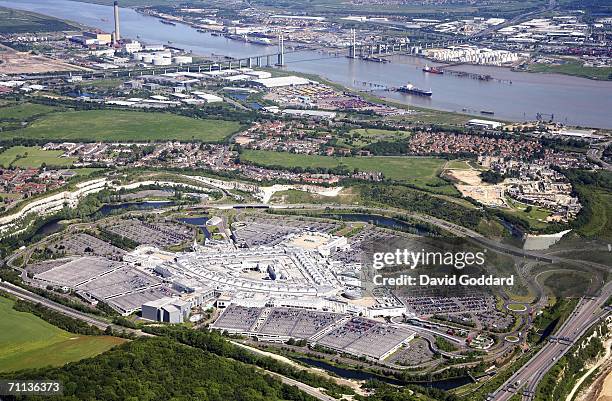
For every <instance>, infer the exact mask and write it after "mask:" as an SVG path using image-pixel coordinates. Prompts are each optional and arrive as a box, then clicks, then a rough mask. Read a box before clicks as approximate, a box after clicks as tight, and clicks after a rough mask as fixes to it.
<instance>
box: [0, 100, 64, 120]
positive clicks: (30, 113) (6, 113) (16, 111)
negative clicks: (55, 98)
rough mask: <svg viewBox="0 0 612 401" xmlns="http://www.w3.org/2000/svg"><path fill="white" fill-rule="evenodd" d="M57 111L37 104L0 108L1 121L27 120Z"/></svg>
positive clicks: (21, 104) (10, 105) (17, 104)
mask: <svg viewBox="0 0 612 401" xmlns="http://www.w3.org/2000/svg"><path fill="white" fill-rule="evenodd" d="M54 110H56V108H55V107H52V106H46V105H44V104H35V103H14V104H9V105H7V106H4V107H0V120H19V121H23V120H27V119H28V118H31V117H34V116H38V115H41V114H47V113H50V112H52V111H54Z"/></svg>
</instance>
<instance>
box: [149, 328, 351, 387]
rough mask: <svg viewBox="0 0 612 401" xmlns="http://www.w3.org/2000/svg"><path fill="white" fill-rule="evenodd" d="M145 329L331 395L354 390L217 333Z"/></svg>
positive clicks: (180, 329)
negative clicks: (325, 391) (265, 355)
mask: <svg viewBox="0 0 612 401" xmlns="http://www.w3.org/2000/svg"><path fill="white" fill-rule="evenodd" d="M144 331H145V332H148V333H152V334H156V335H162V336H168V337H170V338H173V339H175V340H177V341H179V342H181V343H183V344H187V345H191V346H193V347H196V348H199V349H202V350H205V351H208V352H212V353H213V354H216V355H219V356H223V357H227V358H231V359H234V360H237V361H240V362H244V363H247V364H249V365H256V366H259V367H260V368H263V369H266V370H269V371H272V372H276V373H280V374H281V375H283V376H287V377H291V378H293V379H295V380H298V381H300V382H302V383H306V384H309V385H311V386H313V387H323V388H325V389H327V390H328V391H329V392H331V393H333V394H340V393H342V394H353V393H354V392H353V390H352V389H350V388H349V387H346V386H340V385H338V384H336V383H335V382H334V381H331V380H328V379H326V378H324V377H323V376H320V375H316V374H313V373H310V372H308V371H307V370H305V369H302V370H298V369H295V368H292V367H291V366H289V365H287V364H285V363H282V362H279V361H277V360H275V359H272V358H270V357H264V356H260V355H256V354H254V353H252V352H250V351H247V350H245V349H243V348H240V347H238V346H236V345H234V344H232V343H230V342H228V341H227V340H226V339H224V338H223V337H222V336H221V334H219V333H217V332H208V331H196V330H189V329H185V328H182V327H170V326H166V327H159V326H156V327H146V328H145V329H144Z"/></svg>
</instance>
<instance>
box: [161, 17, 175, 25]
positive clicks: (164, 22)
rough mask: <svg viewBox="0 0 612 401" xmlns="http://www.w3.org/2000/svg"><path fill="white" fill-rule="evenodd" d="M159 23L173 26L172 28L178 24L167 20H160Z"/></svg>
mask: <svg viewBox="0 0 612 401" xmlns="http://www.w3.org/2000/svg"><path fill="white" fill-rule="evenodd" d="M159 22H161V23H162V24H166V25H172V26H175V25H176V23H174V22H172V21H168V20H165V19H160V20H159Z"/></svg>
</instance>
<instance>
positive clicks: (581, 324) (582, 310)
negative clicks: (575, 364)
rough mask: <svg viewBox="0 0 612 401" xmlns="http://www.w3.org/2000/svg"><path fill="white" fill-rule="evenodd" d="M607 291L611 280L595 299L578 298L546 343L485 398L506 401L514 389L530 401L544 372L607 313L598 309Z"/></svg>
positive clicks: (526, 400) (604, 299) (607, 296)
mask: <svg viewBox="0 0 612 401" xmlns="http://www.w3.org/2000/svg"><path fill="white" fill-rule="evenodd" d="M611 294H612V282H609V283H608V284H607V285H606V286H605V287H604V288H603V289H602V291H601V294H600V295H599V296H598V297H597V298H594V299H589V298H582V299H580V301H579V303H578V305H577V306H576V309H574V311H573V312H572V313H571V315H570V316H569V317H568V318H567V320H566V321H565V323H564V324H563V325H562V326H561V327H560V328H559V330H558V331H557V332H556V333H555V334H554V336H552V337H550V339H549V342H548V343H546V344H545V345H544V346H543V347H542V349H541V350H540V351H538V353H537V354H536V355H534V357H533V358H531V359H530V360H529V361H528V362H527V363H526V364H525V365H523V366H522V367H521V368H520V369H519V370H518V371H517V372H515V373H514V374H513V375H512V376H511V377H510V378H509V379H508V380H507V381H506V382H505V383H504V384H503V385H501V387H500V388H499V389H497V390H496V391H495V392H493V393H492V394H490V395H489V396H488V398H487V401H508V400H509V399H510V398H511V397H512V396H513V395H514V394H516V393H517V392H521V394H522V396H523V401H529V400H532V399H533V396H534V395H535V390H536V389H537V386H538V384H539V383H540V381H541V380H542V378H543V377H544V375H545V374H546V372H548V370H549V369H550V368H552V367H553V366H554V365H555V363H556V361H558V360H559V358H560V357H562V356H563V355H565V353H566V352H567V351H568V350H569V349H570V348H571V347H572V346H573V345H574V344H575V342H576V341H577V340H578V339H579V338H580V337H581V336H582V335H583V334H584V333H585V332H586V331H587V330H588V329H589V328H591V327H592V326H593V325H594V324H595V323H596V322H598V321H599V320H600V319H602V318H603V317H605V316H606V315H607V314H609V313H610V311H609V310H605V309H602V306H603V305H604V303H605V302H606V300H607V299H608V298H609V297H610V295H611Z"/></svg>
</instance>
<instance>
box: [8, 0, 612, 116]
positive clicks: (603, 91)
mask: <svg viewBox="0 0 612 401" xmlns="http://www.w3.org/2000/svg"><path fill="white" fill-rule="evenodd" d="M0 6H4V7H12V8H17V9H23V10H29V11H34V12H38V13H41V14H47V15H51V16H54V17H58V18H62V19H67V20H72V21H75V22H79V23H81V24H84V25H88V26H93V27H97V28H100V29H103V30H106V31H108V32H110V31H112V29H113V26H112V25H113V21H112V15H113V14H112V7H110V6H102V5H97V4H88V3H80V2H75V1H70V0H18V1H17V0H0ZM121 31H122V34H123V36H124V37H130V38H134V39H135V38H137V36H139V37H140V39H141V40H143V41H145V42H147V43H167V42H168V41H171V42H172V45H173V46H176V47H179V48H183V49H185V50H188V51H189V50H190V51H193V52H194V53H195V54H200V55H213V54H214V55H227V56H231V57H248V56H255V55H261V54H271V53H274V52H276V47H275V46H259V45H254V44H250V43H245V42H240V41H235V40H231V39H227V38H225V37H222V36H213V35H211V34H210V33H202V32H198V31H197V30H196V29H194V28H192V27H190V26H187V25H185V24H176V25H175V26H172V25H166V24H162V23H161V22H160V21H159V20H158V19H157V18H155V17H151V16H147V15H143V14H139V13H137V12H136V11H135V10H132V9H128V8H122V9H121ZM391 61H392V62H391V63H372V62H368V61H362V60H353V59H348V58H346V57H344V55H343V54H339V55H334V54H329V53H327V52H320V51H300V52H297V53H288V54H287V55H286V63H287V67H285V68H286V69H289V70H293V71H297V72H303V73H313V74H319V75H321V76H323V77H325V78H327V79H329V80H332V81H335V82H339V83H341V84H344V85H347V86H351V87H356V88H360V87H361V86H360V85H359V84H358V82H363V81H366V82H375V83H380V84H383V85H386V86H388V87H394V86H399V85H402V84H405V83H406V82H407V81H410V82H411V83H413V84H414V85H416V86H418V87H422V88H426V89H430V88H431V90H432V91H433V93H434V94H433V96H432V97H431V98H427V97H423V96H410V95H404V94H401V93H396V92H380V93H378V94H379V95H381V96H384V97H389V98H391V99H393V100H397V101H400V102H402V103H406V104H413V105H417V106H424V107H431V108H434V109H439V110H446V111H457V112H462V111H463V110H464V109H465V110H466V111H468V112H470V113H472V114H475V115H480V111H481V110H492V111H494V112H495V118H500V119H507V120H517V121H519V120H532V119H535V117H536V113H544V114H554V116H555V121H560V122H566V123H569V124H576V125H584V126H594V127H607V128H611V127H612V119H611V118H610V116H609V110H612V97H611V96H609V94H610V91H611V90H612V82H602V81H592V80H588V79H585V78H577V77H570V76H564V75H558V74H532V73H524V72H515V71H510V70H509V69H506V68H499V67H486V66H461V67H458V68H460V69H461V70H462V71H468V72H471V73H477V74H488V75H491V76H492V77H493V79H492V80H491V81H479V80H476V79H469V78H461V77H457V76H456V75H454V74H444V75H435V76H434V75H432V74H426V73H423V72H422V71H421V68H422V66H424V65H425V64H426V63H427V64H429V65H437V64H436V63H432V62H428V61H426V60H424V59H422V58H417V57H409V56H394V57H391ZM510 81H511V82H512V84H510ZM361 88H362V89H363V87H361Z"/></svg>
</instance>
